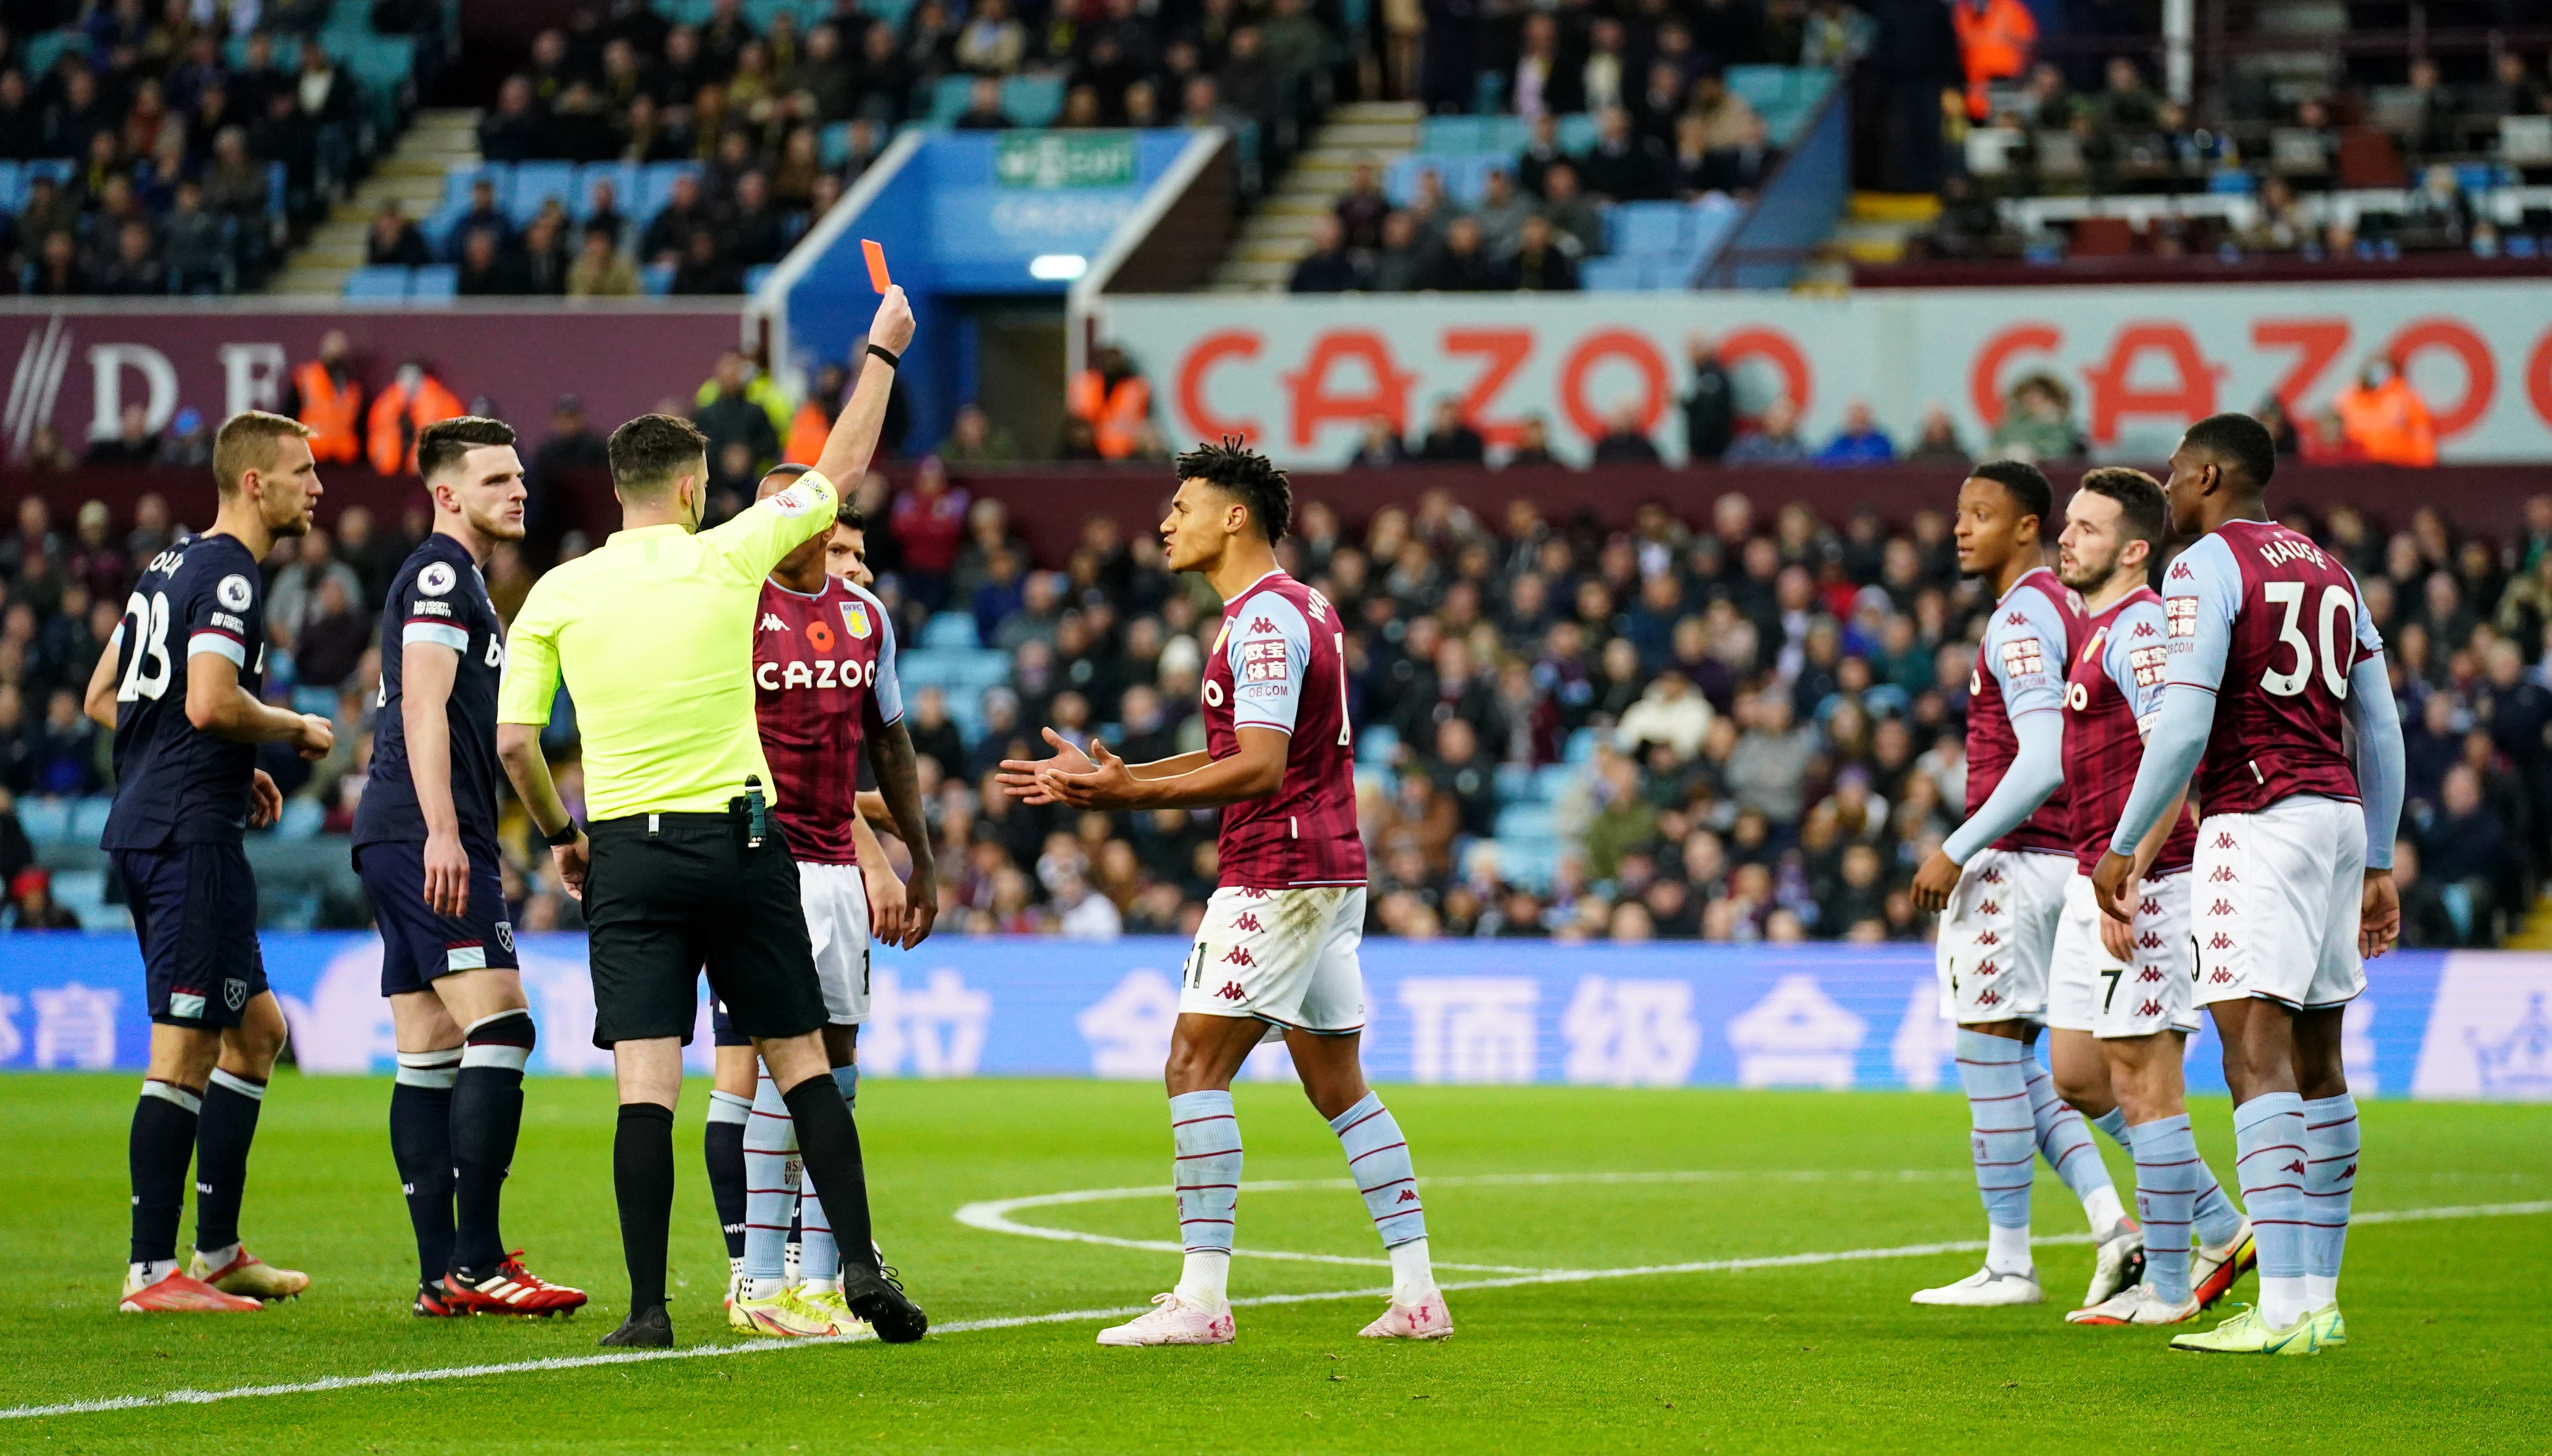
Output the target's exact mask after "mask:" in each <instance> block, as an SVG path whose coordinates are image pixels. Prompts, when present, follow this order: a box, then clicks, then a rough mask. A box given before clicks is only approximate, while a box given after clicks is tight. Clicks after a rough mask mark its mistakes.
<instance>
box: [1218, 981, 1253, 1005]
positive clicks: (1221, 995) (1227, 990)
mask: <svg viewBox="0 0 2552 1456" xmlns="http://www.w3.org/2000/svg"><path fill="white" fill-rule="evenodd" d="M1215 995H1216V997H1217V998H1218V999H1221V1000H1226V1001H1244V1000H1247V999H1249V994H1248V992H1246V991H1244V990H1242V989H1241V988H1240V983H1239V982H1237V981H1226V982H1224V983H1223V989H1221V990H1219V991H1216V992H1215Z"/></svg>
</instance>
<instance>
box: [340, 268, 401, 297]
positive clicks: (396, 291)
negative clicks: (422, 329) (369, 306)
mask: <svg viewBox="0 0 2552 1456" xmlns="http://www.w3.org/2000/svg"><path fill="white" fill-rule="evenodd" d="M406 299H407V269H406V268H403V267H361V268H357V269H355V270H354V271H353V272H351V273H348V274H347V275H346V301H347V302H349V303H401V302H404V301H406Z"/></svg>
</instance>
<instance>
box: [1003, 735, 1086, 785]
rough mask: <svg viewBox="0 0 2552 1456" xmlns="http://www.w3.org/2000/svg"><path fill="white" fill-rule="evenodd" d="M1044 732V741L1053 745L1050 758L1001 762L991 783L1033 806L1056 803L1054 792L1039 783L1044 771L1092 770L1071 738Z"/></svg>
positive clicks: (1080, 771) (1078, 772)
mask: <svg viewBox="0 0 2552 1456" xmlns="http://www.w3.org/2000/svg"><path fill="white" fill-rule="evenodd" d="M1043 731H1044V735H1045V741H1046V742H1048V743H1050V744H1053V745H1054V757H1053V758H1050V759H1004V760H1002V767H1001V771H1000V772H999V773H996V774H995V775H994V776H993V781H994V782H996V783H999V784H1000V785H1001V786H1002V791H1003V792H1005V793H1007V794H1009V795H1010V796H1011V797H1012V798H1022V799H1026V800H1027V801H1028V802H1029V803H1032V804H1050V803H1055V802H1058V800H1057V799H1056V798H1055V797H1054V795H1053V793H1052V792H1051V791H1050V790H1048V789H1047V787H1046V786H1045V784H1044V783H1043V782H1042V781H1041V780H1043V779H1044V777H1045V775H1046V774H1047V772H1049V771H1051V772H1053V773H1056V774H1087V773H1089V772H1090V771H1091V769H1092V768H1093V767H1095V766H1094V765H1093V764H1092V763H1091V762H1090V756H1089V755H1088V754H1085V753H1083V752H1082V751H1081V750H1080V749H1079V748H1076V747H1074V745H1073V742H1072V740H1071V739H1068V738H1066V737H1064V736H1063V735H1062V734H1060V733H1057V732H1055V731H1054V730H1053V729H1051V728H1048V729H1045V730H1043Z"/></svg>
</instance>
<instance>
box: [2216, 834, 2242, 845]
mask: <svg viewBox="0 0 2552 1456" xmlns="http://www.w3.org/2000/svg"><path fill="white" fill-rule="evenodd" d="M2215 847H2216V848H2217V849H2240V848H2241V847H2242V846H2240V845H2238V844H2235V843H2234V842H2233V836H2232V834H2231V833H2230V832H2229V831H2228V832H2226V833H2223V834H2219V835H2217V836H2215Z"/></svg>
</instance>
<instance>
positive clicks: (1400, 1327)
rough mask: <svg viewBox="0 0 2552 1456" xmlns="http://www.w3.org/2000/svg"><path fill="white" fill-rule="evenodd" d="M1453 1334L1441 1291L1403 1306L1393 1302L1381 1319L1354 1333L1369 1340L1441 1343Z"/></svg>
mask: <svg viewBox="0 0 2552 1456" xmlns="http://www.w3.org/2000/svg"><path fill="white" fill-rule="evenodd" d="M1452 1332H1453V1315H1452V1313H1451V1312H1450V1311H1449V1310H1447V1309H1446V1308H1445V1307H1444V1296H1443V1294H1442V1293H1441V1292H1440V1291H1436V1290H1429V1291H1428V1292H1427V1293H1425V1294H1423V1295H1420V1296H1419V1297H1418V1298H1417V1299H1415V1300H1410V1301H1409V1302H1407V1303H1402V1302H1401V1301H1400V1300H1397V1299H1395V1300H1392V1301H1391V1307H1390V1308H1388V1309H1385V1310H1383V1311H1382V1317H1381V1318H1380V1319H1377V1320H1375V1321H1374V1322H1373V1323H1371V1324H1368V1325H1366V1326H1365V1327H1364V1328H1362V1329H1360V1330H1357V1331H1356V1333H1357V1334H1359V1335H1362V1336H1363V1337H1364V1338H1366V1339H1369V1340H1440V1339H1442V1338H1444V1337H1445V1336H1446V1335H1449V1334H1451V1333H1452Z"/></svg>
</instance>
